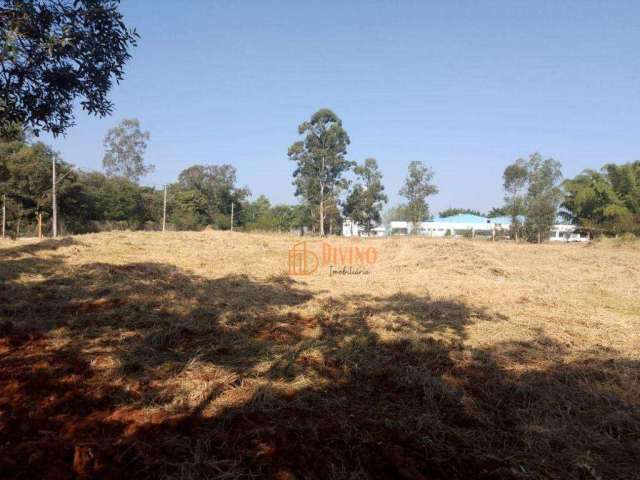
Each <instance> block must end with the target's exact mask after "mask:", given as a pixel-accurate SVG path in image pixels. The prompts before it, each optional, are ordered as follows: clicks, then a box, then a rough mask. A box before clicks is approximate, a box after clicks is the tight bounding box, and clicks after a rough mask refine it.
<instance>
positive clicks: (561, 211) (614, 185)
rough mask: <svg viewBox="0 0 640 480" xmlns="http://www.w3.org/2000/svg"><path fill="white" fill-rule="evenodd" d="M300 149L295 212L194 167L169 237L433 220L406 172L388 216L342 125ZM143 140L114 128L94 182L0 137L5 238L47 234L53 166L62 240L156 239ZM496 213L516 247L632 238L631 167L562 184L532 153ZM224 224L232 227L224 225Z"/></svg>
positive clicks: (26, 144) (36, 144) (158, 200)
mask: <svg viewBox="0 0 640 480" xmlns="http://www.w3.org/2000/svg"><path fill="white" fill-rule="evenodd" d="M298 133H299V134H300V135H301V136H302V139H300V140H297V141H296V142H294V143H293V144H292V146H291V147H290V148H289V151H288V156H289V158H290V159H291V160H292V161H293V162H295V164H296V168H295V170H294V173H293V185H294V187H295V189H296V190H295V193H296V196H297V197H298V198H299V200H300V202H299V204H297V205H289V204H277V205H272V204H271V202H270V201H269V199H268V198H267V197H265V196H264V195H261V196H259V197H258V198H257V199H255V200H253V201H252V200H251V192H250V191H249V189H248V188H247V187H241V186H239V185H238V184H237V172H236V169H235V167H234V166H232V165H229V164H222V165H193V166H190V167H188V168H186V169H184V170H183V171H182V172H181V173H180V174H179V176H178V178H177V180H176V181H175V182H173V183H171V184H169V185H167V186H166V194H167V199H168V201H167V213H166V222H167V223H168V225H169V226H170V228H172V229H176V230H198V229H203V228H205V227H207V226H211V227H213V228H215V229H229V228H232V226H233V227H235V228H236V229H239V230H246V231H251V230H262V231H280V232H290V231H297V230H303V231H311V232H313V233H317V234H319V235H325V234H334V233H339V232H340V231H341V228H342V224H343V222H344V221H345V219H347V218H349V219H350V220H352V221H354V222H356V223H358V224H359V225H360V226H362V227H363V228H364V230H365V231H370V230H371V229H372V228H374V227H375V226H377V225H379V224H380V223H384V222H388V221H391V220H405V221H409V222H413V223H418V222H422V221H426V220H430V219H431V218H432V215H431V212H430V208H429V203H428V197H429V196H431V195H433V194H435V193H437V192H438V187H437V186H436V185H435V184H434V182H433V178H434V172H433V170H431V169H430V168H428V167H427V166H426V165H424V164H423V163H422V162H417V161H414V162H411V163H410V164H409V166H408V171H407V177H406V179H405V182H404V185H403V186H402V188H401V189H400V191H399V194H400V195H402V196H403V197H404V198H405V199H406V202H405V203H402V204H400V205H396V206H395V207H393V208H391V209H389V210H387V212H386V213H385V214H384V215H383V208H384V206H385V204H386V203H387V202H388V197H387V195H386V193H385V188H384V185H383V177H382V173H381V171H380V168H379V166H378V162H377V161H376V159H375V158H373V157H369V158H366V159H364V160H363V161H362V162H361V163H357V162H354V161H351V160H349V159H347V147H348V145H349V144H350V140H349V136H348V134H347V132H346V130H345V129H344V127H343V125H342V122H341V120H340V118H339V117H338V116H337V115H336V114H335V113H334V112H332V111H331V110H329V109H321V110H319V111H318V112H316V113H315V114H313V115H312V116H311V118H310V119H309V120H308V121H306V122H303V123H302V124H301V125H300V126H299V128H298ZM149 139H150V134H149V132H146V131H143V130H142V128H141V126H140V122H139V121H138V120H136V119H124V120H123V121H121V122H120V124H118V125H117V126H116V127H114V128H112V129H110V130H109V131H108V133H107V135H106V136H105V139H104V156H103V160H102V164H103V172H98V171H88V172H86V171H81V170H79V169H77V168H75V167H74V166H73V165H71V164H69V163H67V162H65V161H64V160H63V159H61V158H59V155H58V154H57V153H56V152H54V151H53V150H52V149H51V148H50V147H49V146H47V145H46V144H44V143H43V142H41V141H37V140H35V139H34V137H33V135H32V134H31V133H30V131H29V130H27V129H25V128H23V127H21V126H20V125H18V124H12V126H11V127H10V128H9V127H5V128H3V131H2V133H1V134H0V194H1V195H2V196H3V200H4V205H5V209H6V226H7V231H8V232H9V234H10V235H12V236H20V235H33V234H34V232H35V228H36V227H35V225H36V223H37V219H38V218H41V219H42V220H43V222H44V225H45V232H46V231H47V230H49V231H50V230H51V219H52V208H51V206H52V198H51V195H52V183H51V182H52V180H51V170H52V164H53V162H54V161H55V162H56V165H57V175H58V176H57V185H56V186H57V199H58V209H59V226H60V227H61V231H62V232H64V233H87V232H95V231H100V230H104V229H147V230H158V229H160V228H161V225H162V222H163V212H164V210H163V203H164V193H165V192H164V190H163V189H162V188H155V187H148V186H143V185H141V184H140V180H141V178H143V177H144V176H145V175H147V174H148V173H150V172H151V171H153V169H154V166H153V165H151V164H149V163H147V162H146V161H145V151H146V148H147V143H148V141H149ZM502 178H503V187H504V192H505V197H504V200H505V203H504V205H503V206H501V207H498V208H494V209H492V211H490V212H489V213H488V214H487V216H490V217H492V216H509V217H511V224H512V229H511V233H512V235H513V236H514V238H516V239H517V238H525V239H528V240H538V241H539V240H540V239H542V238H544V237H545V236H546V234H547V233H548V231H549V229H550V228H551V226H552V225H553V224H555V223H557V222H558V217H563V218H564V219H566V220H567V221H570V222H572V223H575V224H576V225H579V226H581V227H582V228H583V229H586V230H588V231H590V232H592V233H593V234H594V235H599V234H606V235H616V234H620V233H626V232H631V233H640V229H639V220H640V161H638V162H633V163H628V164H624V165H614V164H607V165H605V166H604V167H603V169H602V170H601V171H600V172H596V171H593V170H587V171H585V172H583V173H581V174H579V175H578V176H577V177H576V178H574V179H569V180H565V181H562V172H561V165H560V163H559V162H558V161H557V160H554V159H552V158H543V157H542V156H541V155H540V154H538V153H534V154H532V155H530V156H529V157H528V158H526V159H522V158H520V159H517V160H516V161H515V162H514V163H513V164H511V165H509V166H508V167H507V168H506V169H505V171H504V173H503V177H502ZM461 213H470V214H473V215H482V213H481V212H479V211H477V210H474V209H466V208H449V209H446V210H444V211H441V212H440V213H439V216H441V217H446V216H451V215H457V214H461ZM232 214H233V218H232Z"/></svg>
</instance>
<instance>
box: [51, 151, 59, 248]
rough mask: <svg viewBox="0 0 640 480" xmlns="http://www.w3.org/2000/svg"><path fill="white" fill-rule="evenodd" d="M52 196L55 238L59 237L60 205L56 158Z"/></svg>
mask: <svg viewBox="0 0 640 480" xmlns="http://www.w3.org/2000/svg"><path fill="white" fill-rule="evenodd" d="M51 195H52V196H53V203H52V208H51V209H52V211H53V218H52V220H53V238H56V237H57V236H58V204H57V201H56V157H55V156H54V157H53V188H52V189H51Z"/></svg>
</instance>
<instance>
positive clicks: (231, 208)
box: [231, 202, 234, 232]
mask: <svg viewBox="0 0 640 480" xmlns="http://www.w3.org/2000/svg"><path fill="white" fill-rule="evenodd" d="M233 206H234V204H233V202H231V231H232V232H233Z"/></svg>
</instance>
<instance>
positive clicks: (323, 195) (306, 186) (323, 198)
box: [288, 108, 353, 235]
mask: <svg viewBox="0 0 640 480" xmlns="http://www.w3.org/2000/svg"><path fill="white" fill-rule="evenodd" d="M298 133H299V134H300V135H304V139H303V140H300V141H297V142H295V143H294V144H293V145H291V147H289V152H288V155H289V159H291V160H292V161H294V162H296V170H295V171H294V172H293V179H294V180H293V185H294V186H295V187H296V195H297V196H299V197H300V198H301V199H302V200H303V202H304V203H305V204H306V205H307V206H308V207H317V210H318V218H317V223H318V226H319V232H320V235H324V233H325V227H326V226H327V221H329V222H330V220H331V218H336V217H337V216H338V215H339V212H338V202H337V199H338V196H339V192H340V191H341V190H343V189H345V188H346V187H347V182H346V181H345V180H344V178H343V175H344V173H345V172H346V171H347V170H349V169H350V168H351V167H352V166H353V162H350V161H348V160H346V159H345V155H346V153H347V145H349V136H348V135H347V132H346V131H345V130H344V128H342V121H341V120H340V118H338V116H337V115H336V114H335V113H333V112H332V111H331V110H329V109H327V108H323V109H320V110H318V111H317V112H316V113H314V114H313V115H312V116H311V119H310V120H309V121H307V122H303V123H302V124H300V126H299V127H298ZM332 204H333V207H332ZM327 206H329V208H333V210H334V212H333V214H331V212H327V211H326V210H327ZM327 213H330V214H329V215H327Z"/></svg>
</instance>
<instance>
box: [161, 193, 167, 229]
mask: <svg viewBox="0 0 640 480" xmlns="http://www.w3.org/2000/svg"><path fill="white" fill-rule="evenodd" d="M166 229H167V186H166V185H165V186H164V202H163V204H162V231H163V232H164V231H165V230H166Z"/></svg>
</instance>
